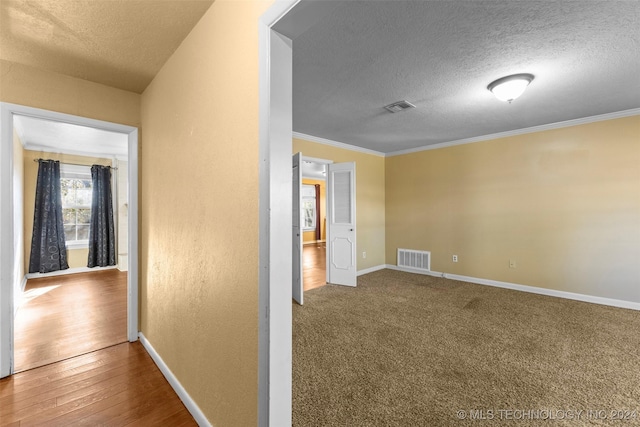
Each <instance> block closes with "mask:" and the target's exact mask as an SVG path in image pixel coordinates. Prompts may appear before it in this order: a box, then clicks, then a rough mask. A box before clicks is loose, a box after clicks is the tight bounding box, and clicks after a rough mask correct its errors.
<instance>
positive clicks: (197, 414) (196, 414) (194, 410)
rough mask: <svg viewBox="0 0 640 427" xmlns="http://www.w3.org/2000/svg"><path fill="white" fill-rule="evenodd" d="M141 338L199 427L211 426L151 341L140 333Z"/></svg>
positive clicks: (143, 344) (141, 341)
mask: <svg viewBox="0 0 640 427" xmlns="http://www.w3.org/2000/svg"><path fill="white" fill-rule="evenodd" d="M139 337H140V343H141V344H142V346H143V347H144V349H145V350H147V353H149V356H151V358H152V359H153V361H154V362H155V364H156V365H157V366H158V369H160V372H162V375H164V377H165V378H166V379H167V381H168V382H169V384H170V385H171V387H172V388H173V390H174V391H175V392H176V394H177V395H178V397H179V398H180V400H182V403H184V406H186V407H187V410H188V411H189V413H190V414H191V416H193V418H194V419H195V420H196V423H198V425H199V426H201V427H202V426H207V427H208V426H211V423H210V422H209V420H208V419H207V417H205V415H204V413H203V412H202V410H201V409H200V407H199V406H198V405H197V404H196V402H195V401H194V400H193V399H192V398H191V396H189V393H187V391H186V390H185V389H184V387H183V386H182V384H180V381H178V378H176V376H175V375H174V374H173V372H171V369H169V367H168V366H167V364H166V363H164V360H162V358H161V357H160V355H159V354H158V352H157V351H156V350H155V349H154V348H153V346H152V345H151V343H150V342H149V340H147V338H146V337H145V336H144V334H143V333H142V332H140V333H139Z"/></svg>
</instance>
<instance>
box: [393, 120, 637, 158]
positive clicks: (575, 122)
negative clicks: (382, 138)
mask: <svg viewBox="0 0 640 427" xmlns="http://www.w3.org/2000/svg"><path fill="white" fill-rule="evenodd" d="M637 115H640V108H633V109H631V110H623V111H617V112H614V113H607V114H601V115H598V116H590V117H583V118H580V119H573V120H566V121H564V122H556V123H549V124H546V125H540V126H533V127H529V128H523V129H517V130H510V131H507V132H498V133H493V134H490V135H482V136H476V137H473V138H466V139H459V140H456V141H448V142H441V143H438V144H432V145H426V146H423V147H417V148H409V149H407V150H399V151H393V152H390V153H386V154H385V157H393V156H401V155H403V154H411V153H417V152H420V151H428V150H437V149H439V148H447V147H453V146H456V145H464V144H472V143H474V142H482V141H489V140H492V139H498V138H506V137H509V136H516V135H524V134H528V133H535V132H543V131H546V130H553V129H560V128H565V127H571V126H578V125H585V124H589V123H595V122H601V121H605V120H613V119H621V118H623V117H630V116H637Z"/></svg>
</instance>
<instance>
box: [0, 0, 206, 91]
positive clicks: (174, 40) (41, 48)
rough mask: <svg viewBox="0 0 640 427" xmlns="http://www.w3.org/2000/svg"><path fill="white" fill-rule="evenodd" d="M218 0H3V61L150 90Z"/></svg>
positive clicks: (0, 52) (0, 29) (0, 9)
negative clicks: (155, 79) (183, 42)
mask: <svg viewBox="0 0 640 427" xmlns="http://www.w3.org/2000/svg"><path fill="white" fill-rule="evenodd" d="M212 3H213V0H196V1H190V0H183V1H171V0H145V1H136V0H35V1H26V0H2V1H0V59H4V60H8V61H12V62H17V63H20V64H25V65H29V66H32V67H36V68H41V69H45V70H49V71H53V72H57V73H60V74H65V75H69V76H73V77H78V78H81V79H85V80H89V81H93V82H97V83H102V84H105V85H107V86H112V87H116V88H120V89H124V90H128V91H131V92H136V93H142V91H144V89H145V88H146V87H147V85H148V84H149V83H150V82H151V80H152V79H153V77H154V76H155V75H156V74H157V72H158V71H159V70H160V68H161V67H162V65H164V63H165V62H166V60H167V59H168V58H169V57H170V56H171V54H172V53H173V52H174V51H175V49H176V48H177V47H178V46H179V45H180V43H181V42H182V40H183V39H184V38H185V37H186V36H187V34H189V32H190V31H191V29H192V28H193V27H194V25H195V24H196V23H197V22H198V20H199V19H200V18H201V17H202V15H203V14H204V13H205V12H206V10H207V9H208V8H209V6H211V4H212Z"/></svg>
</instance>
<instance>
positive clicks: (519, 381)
mask: <svg viewBox="0 0 640 427" xmlns="http://www.w3.org/2000/svg"><path fill="white" fill-rule="evenodd" d="M639 285H640V284H639ZM458 411H464V412H460V413H459V412H458ZM509 411H512V412H509ZM579 411H585V412H582V413H580V412H579ZM587 411H590V412H587ZM615 411H623V412H615ZM624 411H628V412H624ZM633 411H635V414H634V412H633ZM634 415H635V418H634ZM605 416H606V418H605ZM463 417H464V419H461V418H463ZM614 417H622V418H626V420H617V421H615V420H612V418H614ZM471 418H476V419H475V420H472V419H471ZM478 418H484V419H483V420H479V419H478ZM532 418H533V419H532ZM561 418H562V419H561ZM293 422H294V425H295V426H464V425H482V426H492V425H500V426H510V425H514V426H530V425H536V426H537V425H542V426H556V425H558V426H567V425H572V426H573V425H616V426H638V425H640V312H638V311H633V310H625V309H619V308H613V307H606V306H600V305H596V304H588V303H582V302H578V301H570V300H565V299H560V298H553V297H547V296H541V295H535V294H529V293H524V292H518V291H511V290H506V289H499V288H493V287H490V286H482V285H474V284H469V283H464V282H456V281H451V280H446V279H441V278H434V277H430V276H423V275H415V274H409V273H402V272H397V271H392V270H382V271H378V272H375V273H371V274H368V275H365V276H361V277H359V278H358V287H357V288H346V287H340V286H333V285H328V286H325V287H322V288H318V289H313V290H310V291H307V292H305V304H304V306H302V307H301V306H298V305H297V304H294V306H293Z"/></svg>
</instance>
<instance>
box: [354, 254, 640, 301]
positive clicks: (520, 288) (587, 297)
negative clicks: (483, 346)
mask: <svg viewBox="0 0 640 427" xmlns="http://www.w3.org/2000/svg"><path fill="white" fill-rule="evenodd" d="M379 267H382V268H388V269H390V270H397V271H404V272H406V273H416V274H424V275H427V276H435V277H444V278H445V279H451V280H459V281H461V282H469V283H476V284H478V285H488V286H495V287H498V288H505V289H513V290H515V291H522V292H529V293H532V294H539V295H547V296H551V297H558V298H565V299H571V300H576V301H582V302H590V303H593V304H601V305H608V306H611V307H618V308H628V309H630V310H638V311H640V303H638V302H632V301H624V300H619V299H614V298H605V297H597V296H593V295H585V294H577V293H574V292H566V291H558V290H556V289H546V288H538V287H536V286H528V285H519V284H517V283H509V282H500V281H498V280H490V279H480V278H478V277H470V276H461V275H458V274H449V273H441V272H439V271H429V272H425V271H418V270H413V269H411V268H404V267H398V266H397V265H391V264H385V265H384V266H378V267H374V268H373V269H369V270H372V271H367V273H371V272H373V271H376V270H381V269H382V268H379ZM362 271H366V270H362ZM360 274H361V273H360V272H358V275H360ZM362 274H366V273H362Z"/></svg>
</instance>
